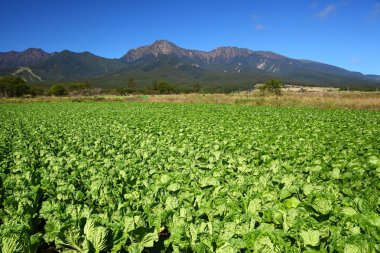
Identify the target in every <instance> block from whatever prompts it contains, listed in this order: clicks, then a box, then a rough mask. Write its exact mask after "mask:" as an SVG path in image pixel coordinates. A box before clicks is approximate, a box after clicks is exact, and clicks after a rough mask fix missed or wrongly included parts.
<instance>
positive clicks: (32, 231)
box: [0, 94, 380, 253]
mask: <svg viewBox="0 0 380 253" xmlns="http://www.w3.org/2000/svg"><path fill="white" fill-rule="evenodd" d="M244 96H245V95H244V94H236V95H179V96H175V95H174V96H166V97H163V96H149V97H145V96H141V97H140V99H146V100H149V101H154V100H155V99H156V100H157V99H162V100H163V101H171V100H170V99H173V101H176V100H175V99H182V100H183V99H185V100H186V99H192V100H191V101H186V102H194V101H193V100H194V99H195V98H196V99H204V100H202V101H201V102H205V101H206V102H210V101H212V102H215V101H214V100H211V99H226V101H224V100H223V101H216V102H218V103H219V102H223V103H224V102H230V101H236V100H235V99H247V101H249V100H248V99H251V98H250V97H249V96H250V95H247V96H248V98H245V97H244ZM345 96H347V97H348V99H352V98H350V95H345ZM368 96H369V95H368ZM342 97H343V95H342ZM289 98H290V97H288V99H289ZM107 99H108V98H107ZM117 99H119V98H117ZM121 99H123V100H124V99H125V98H121ZM228 99H230V100H228ZM258 99H259V98H258ZM265 99H268V98H263V101H265ZM271 99H272V100H273V101H275V98H271ZM281 99H283V98H278V100H279V101H281ZM377 99H378V98H377ZM63 100H66V98H64V99H63ZM160 101H161V100H160ZM197 102H199V101H197ZM239 103H240V102H239ZM242 104H249V103H244V102H242ZM263 104H265V102H263ZM379 122H380V112H378V111H357V110H321V109H313V108H282V107H264V106H259V107H254V106H245V105H221V104H218V105H216V104H199V103H198V104H190V103H187V104H186V103H141V102H133V103H125V102H81V103H74V102H49V103H30V104H0V207H1V208H0V249H1V250H0V251H1V252H4V253H8V252H12V253H14V252H18V253H21V252H45V253H48V252H50V253H52V252H56V251H55V250H59V251H60V252H88V253H103V252H127V251H128V252H217V253H224V252H227V253H232V252H260V253H261V252H268V253H269V252H270V253H272V252H278V253H280V252H337V253H340V252H342V253H343V252H344V253H356V252H358V253H359V252H378V251H379V247H380V246H379V245H380V236H379V235H380V215H379V205H380V202H379V200H380V154H379V147H380V127H379Z"/></svg>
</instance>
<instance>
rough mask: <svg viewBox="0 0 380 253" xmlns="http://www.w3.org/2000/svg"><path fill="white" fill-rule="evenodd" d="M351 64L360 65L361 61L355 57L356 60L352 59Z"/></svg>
mask: <svg viewBox="0 0 380 253" xmlns="http://www.w3.org/2000/svg"><path fill="white" fill-rule="evenodd" d="M351 63H352V64H359V63H360V60H359V59H358V58H356V57H354V58H352V59H351Z"/></svg>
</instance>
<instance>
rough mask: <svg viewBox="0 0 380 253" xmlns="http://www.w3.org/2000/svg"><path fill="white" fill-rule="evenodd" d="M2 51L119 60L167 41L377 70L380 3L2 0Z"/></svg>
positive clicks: (379, 61)
mask: <svg viewBox="0 0 380 253" xmlns="http://www.w3.org/2000/svg"><path fill="white" fill-rule="evenodd" d="M0 10H1V15H0V32H1V33H0V34H1V39H0V51H10V50H24V49H26V48H29V47H37V48H42V49H44V50H46V51H49V52H52V51H61V50H64V49H68V50H72V51H75V52H82V51H90V52H92V53H94V54H97V55H100V56H104V57H108V58H119V57H121V56H122V55H123V54H125V53H126V52H127V51H128V50H129V49H131V48H135V47H138V46H142V45H146V44H150V43H152V42H154V41H155V40H159V39H167V40H170V41H172V42H174V43H176V44H177V45H179V46H181V47H184V48H191V49H199V50H211V49H214V48H216V47H218V46H238V47H245V48H249V49H252V50H268V51H274V52H276V53H280V54H283V55H286V56H289V57H292V58H301V59H309V60H315V61H320V62H324V63H328V64H333V65H337V66H340V67H343V68H346V69H349V70H354V71H360V72H363V73H366V74H369V73H372V74H380V0H361V1H360V0H341V1H340V0H336V1H327V0H310V1H309V0H304V1H297V0H293V1H284V0H272V1H259V0H234V1H231V0H225V1H222V0H208V1H205V0H203V1H200V0H192V1H180V0H177V1H174V0H172V1H167V0H161V1H153V0H150V1H148V0H140V1H129V0H124V1H121V0H120V1H119V0H108V1H106V0H103V1H100V0H92V1H81V0H65V1H62V0H61V1H58V0H49V1H47V0H33V1H29V0H28V1H26V0H22V1H18V0H1V2H0Z"/></svg>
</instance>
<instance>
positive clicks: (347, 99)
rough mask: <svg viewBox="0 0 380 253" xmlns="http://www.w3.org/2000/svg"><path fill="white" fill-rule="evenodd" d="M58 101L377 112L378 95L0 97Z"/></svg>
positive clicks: (8, 100)
mask: <svg viewBox="0 0 380 253" xmlns="http://www.w3.org/2000/svg"><path fill="white" fill-rule="evenodd" d="M58 101H77V102H80V101H144V102H171V103H215V104H243V105H252V106H285V107H313V108H325V109H357V110H380V92H347V91H328V92H327V91H321V92H305V93H299V92H284V94H283V95H282V96H279V97H276V96H274V95H270V94H265V95H264V94H261V93H259V92H241V93H232V94H176V95H131V96H91V97H62V98H60V97H36V98H0V103H30V102H58Z"/></svg>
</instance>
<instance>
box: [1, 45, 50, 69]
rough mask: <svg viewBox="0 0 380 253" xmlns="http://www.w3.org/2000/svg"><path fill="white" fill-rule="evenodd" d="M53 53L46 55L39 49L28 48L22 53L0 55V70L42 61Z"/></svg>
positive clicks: (12, 52) (13, 52) (14, 52)
mask: <svg viewBox="0 0 380 253" xmlns="http://www.w3.org/2000/svg"><path fill="white" fill-rule="evenodd" d="M53 54H54V53H47V52H45V51H43V50H42V49H40V48H28V49H26V50H24V51H10V52H5V53H0V69H6V68H18V67H22V66H28V65H31V64H34V63H37V62H40V61H43V60H45V59H47V58H49V57H50V56H52V55H53Z"/></svg>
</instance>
